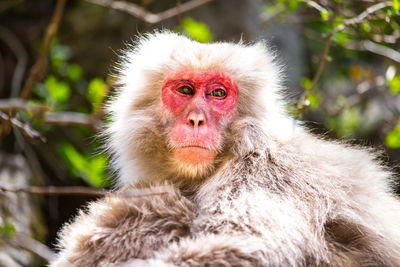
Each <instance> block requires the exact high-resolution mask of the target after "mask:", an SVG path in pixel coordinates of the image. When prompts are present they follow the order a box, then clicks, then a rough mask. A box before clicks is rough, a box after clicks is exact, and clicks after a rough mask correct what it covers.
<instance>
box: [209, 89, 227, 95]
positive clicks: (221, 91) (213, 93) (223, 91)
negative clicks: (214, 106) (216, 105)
mask: <svg viewBox="0 0 400 267" xmlns="http://www.w3.org/2000/svg"><path fill="white" fill-rule="evenodd" d="M210 95H212V96H215V97H225V96H226V91H225V90H224V89H222V88H218V89H215V90H214V91H212V92H211V93H210Z"/></svg>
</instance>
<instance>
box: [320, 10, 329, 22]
mask: <svg viewBox="0 0 400 267" xmlns="http://www.w3.org/2000/svg"><path fill="white" fill-rule="evenodd" d="M319 14H320V15H321V18H322V20H323V21H327V20H328V19H329V12H328V11H326V10H324V11H320V12H319Z"/></svg>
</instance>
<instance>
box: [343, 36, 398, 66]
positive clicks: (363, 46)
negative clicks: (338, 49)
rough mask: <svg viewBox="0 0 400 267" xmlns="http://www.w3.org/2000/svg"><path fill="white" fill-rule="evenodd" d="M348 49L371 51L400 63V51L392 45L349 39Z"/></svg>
mask: <svg viewBox="0 0 400 267" xmlns="http://www.w3.org/2000/svg"><path fill="white" fill-rule="evenodd" d="M345 46H346V48H347V49H352V50H361V51H369V52H372V53H374V54H377V55H380V56H384V57H387V58H389V59H391V60H393V61H395V62H398V63H400V52H399V51H397V50H394V49H392V48H390V47H387V46H384V45H381V44H377V43H374V42H371V41H370V40H365V41H361V42H355V41H349V42H347V43H346V45H345Z"/></svg>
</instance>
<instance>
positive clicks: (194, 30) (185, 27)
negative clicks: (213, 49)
mask: <svg viewBox="0 0 400 267" xmlns="http://www.w3.org/2000/svg"><path fill="white" fill-rule="evenodd" d="M177 31H179V32H182V33H184V34H186V35H187V36H189V37H190V38H192V39H193V40H196V41H198V42H200V43H209V42H212V41H213V36H212V34H211V31H210V29H209V28H208V26H207V24H205V23H203V22H199V21H195V20H194V19H192V18H190V17H185V18H184V19H183V20H182V23H181V25H180V26H179V27H177Z"/></svg>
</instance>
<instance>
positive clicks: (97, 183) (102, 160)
mask: <svg viewBox="0 0 400 267" xmlns="http://www.w3.org/2000/svg"><path fill="white" fill-rule="evenodd" d="M60 147H61V153H62V155H63V157H64V159H65V160H66V161H67V163H68V166H69V170H70V172H71V173H72V174H73V175H74V176H75V177H79V178H81V179H83V180H84V181H85V182H86V183H88V184H89V185H91V186H94V187H104V186H108V185H109V183H108V179H107V175H106V168H107V164H108V162H107V157H106V156H104V155H102V154H100V155H97V156H94V157H91V156H89V155H83V154H81V153H79V152H78V151H77V150H76V149H75V147H74V146H72V145H71V144H69V143H63V144H61V146H60Z"/></svg>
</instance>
